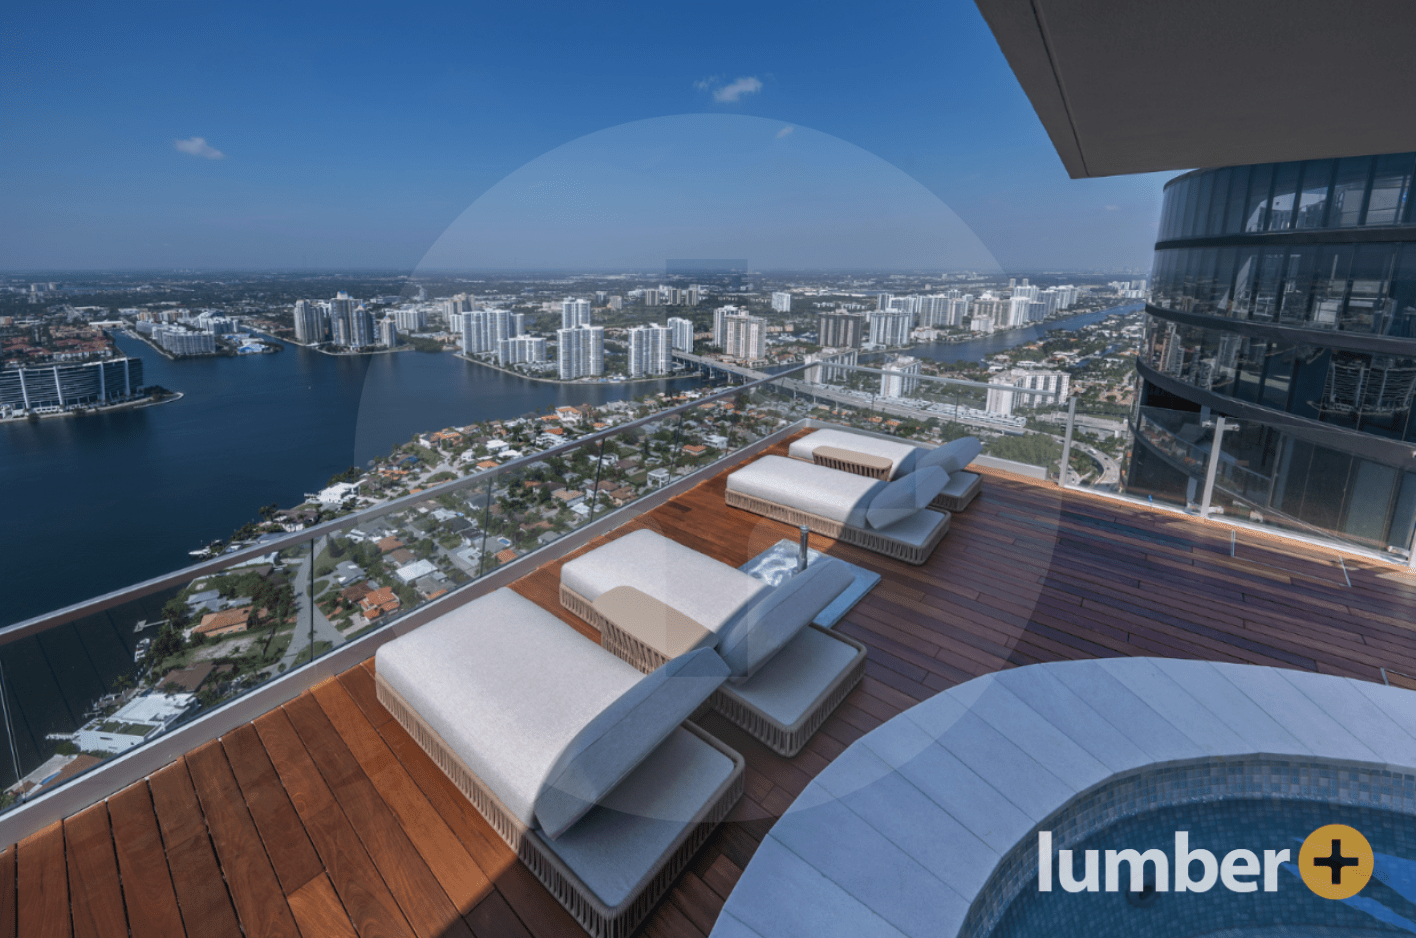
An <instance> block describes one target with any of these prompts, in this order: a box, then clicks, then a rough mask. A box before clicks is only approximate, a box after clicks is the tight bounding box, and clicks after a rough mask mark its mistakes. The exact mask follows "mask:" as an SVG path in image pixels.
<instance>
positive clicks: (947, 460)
mask: <svg viewBox="0 0 1416 938" xmlns="http://www.w3.org/2000/svg"><path fill="white" fill-rule="evenodd" d="M982 451H983V444H982V443H980V442H979V440H978V438H977V437H973V436H966V437H961V438H959V439H957V440H952V441H950V442H948V443H945V444H943V445H942V446H937V447H934V448H932V449H931V448H928V447H923V446H916V445H914V444H913V443H908V442H904V441H899V440H882V439H880V438H879V437H874V436H869V435H867V434H864V433H852V432H851V431H849V430H837V429H834V428H830V427H828V428H826V429H822V430H817V431H816V432H815V433H808V434H807V435H806V436H804V437H802V438H801V439H799V440H793V441H792V444H791V445H790V446H789V447H788V448H787V455H789V456H791V457H792V458H793V459H800V460H802V461H803V462H809V463H815V464H816V465H818V466H825V467H827V468H828V469H839V470H841V471H842V472H850V473H854V474H855V475H861V476H866V477H868V478H871V479H898V478H900V477H902V476H905V475H908V474H910V473H911V472H914V471H915V470H916V469H923V468H925V467H926V466H938V467H939V468H941V469H943V470H944V471H945V472H947V473H949V484H948V485H947V486H945V488H944V490H943V491H941V492H940V493H939V494H938V495H937V496H935V499H934V501H933V502H932V503H931V504H930V506H929V507H931V508H933V509H934V510H936V511H963V510H964V509H965V508H967V507H968V506H969V502H971V501H973V500H974V498H975V497H976V496H977V495H978V493H979V490H980V489H981V488H982V487H983V478H982V477H981V476H979V475H978V474H977V473H974V472H965V471H964V467H965V466H967V465H968V464H969V463H971V462H973V460H974V458H975V457H977V456H978V454H979V453H980V452H982Z"/></svg>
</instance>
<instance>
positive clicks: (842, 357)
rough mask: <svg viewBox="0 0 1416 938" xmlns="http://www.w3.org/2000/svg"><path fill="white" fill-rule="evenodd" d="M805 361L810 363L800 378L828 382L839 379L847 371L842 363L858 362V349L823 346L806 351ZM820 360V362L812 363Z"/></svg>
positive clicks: (814, 382) (812, 381) (853, 363)
mask: <svg viewBox="0 0 1416 938" xmlns="http://www.w3.org/2000/svg"><path fill="white" fill-rule="evenodd" d="M805 362H806V364H808V365H811V367H810V368H808V369H806V371H805V372H803V373H802V374H803V377H802V380H803V381H806V382H808V383H810V384H829V383H831V382H832V381H839V380H842V379H843V378H845V376H846V375H847V374H848V373H849V372H847V371H846V369H845V368H843V367H841V366H843V365H856V364H859V363H860V350H859V349H854V348H823V349H822V350H821V351H819V352H808V353H807V355H806V358H805ZM814 362H820V363H821V364H813V363H814Z"/></svg>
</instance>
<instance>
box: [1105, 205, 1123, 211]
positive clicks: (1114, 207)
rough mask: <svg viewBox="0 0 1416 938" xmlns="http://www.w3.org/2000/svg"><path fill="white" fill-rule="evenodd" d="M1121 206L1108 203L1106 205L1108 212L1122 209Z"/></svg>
mask: <svg viewBox="0 0 1416 938" xmlns="http://www.w3.org/2000/svg"><path fill="white" fill-rule="evenodd" d="M1120 208H1121V206H1119V205H1108V206H1107V207H1106V210H1107V211H1108V212H1114V211H1117V210H1118V209H1120Z"/></svg>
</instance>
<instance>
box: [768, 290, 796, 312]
mask: <svg viewBox="0 0 1416 938" xmlns="http://www.w3.org/2000/svg"><path fill="white" fill-rule="evenodd" d="M772 311H773V312H777V313H790V312H791V311H792V295H791V294H790V293H773V294H772Z"/></svg>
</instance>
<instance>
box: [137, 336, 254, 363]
mask: <svg viewBox="0 0 1416 938" xmlns="http://www.w3.org/2000/svg"><path fill="white" fill-rule="evenodd" d="M119 331H121V332H122V333H123V335H125V336H128V337H129V338H133V339H137V340H138V341H139V342H142V343H144V344H146V345H147V347H148V348H150V349H152V350H153V351H154V352H156V353H157V354H159V355H161V356H162V357H163V358H165V359H167V360H168V361H170V362H186V361H197V360H200V359H203V358H241V357H242V356H241V354H240V353H238V352H230V353H222V352H212V353H211V354H210V355H173V354H172V353H171V352H169V351H167V349H165V348H163V347H162V346H160V345H158V344H157V343H156V342H154V341H153V340H152V339H149V338H148V337H147V336H145V335H143V334H142V333H141V332H139V331H137V330H136V329H128V328H124V329H121V330H119ZM259 335H262V336H264V335H265V333H263V332H262V333H259ZM268 338H271V339H274V340H275V341H277V342H279V341H280V340H279V339H276V338H275V336H268ZM279 351H281V350H280V349H278V348H269V347H268V348H266V350H265V351H263V352H255V353H252V352H247V353H246V354H247V355H251V354H258V355H274V354H276V353H277V352H279Z"/></svg>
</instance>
